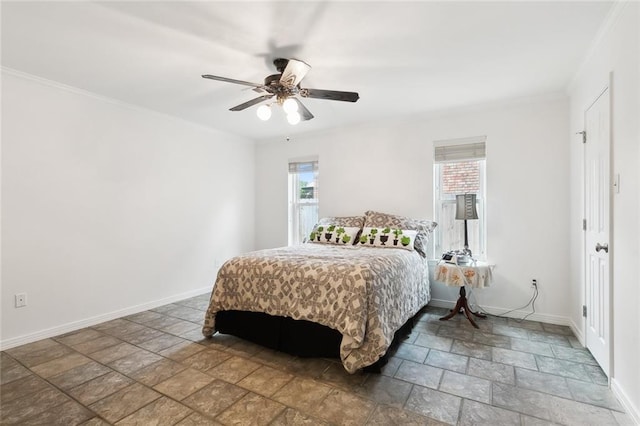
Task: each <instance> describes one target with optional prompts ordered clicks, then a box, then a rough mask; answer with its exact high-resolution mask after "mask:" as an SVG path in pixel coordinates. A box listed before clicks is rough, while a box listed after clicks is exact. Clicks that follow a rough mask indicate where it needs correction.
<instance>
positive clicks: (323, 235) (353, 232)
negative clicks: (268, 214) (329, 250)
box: [308, 223, 360, 246]
mask: <svg viewBox="0 0 640 426" xmlns="http://www.w3.org/2000/svg"><path fill="white" fill-rule="evenodd" d="M358 232H360V227H355V226H341V225H336V224H333V223H331V224H326V225H322V224H320V223H319V224H317V225H316V226H315V227H314V228H313V231H311V234H310V235H309V240H308V242H310V243H322V244H339V245H343V246H345V245H353V244H354V243H355V242H356V237H357V236H358Z"/></svg>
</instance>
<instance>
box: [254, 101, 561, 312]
mask: <svg viewBox="0 0 640 426" xmlns="http://www.w3.org/2000/svg"><path fill="white" fill-rule="evenodd" d="M567 102H568V100H567V98H566V97H562V96H560V97H558V96H555V97H547V98H544V99H537V100H529V101H526V102H524V101H523V102H519V103H512V104H503V105H494V106H483V107H482V108H474V109H471V110H467V111H459V112H457V113H450V114H448V115H440V116H419V117H411V119H407V120H405V121H396V122H386V123H374V124H368V125H362V126H358V127H352V128H345V129H341V130H336V131H333V132H326V133H321V134H313V135H306V136H300V137H296V138H292V139H291V141H289V142H286V141H285V140H274V141H267V142H264V143H261V144H258V145H257V146H256V182H257V188H258V192H257V196H256V246H257V248H266V247H275V246H281V245H286V244H287V237H286V236H287V207H286V206H287V161H288V159H291V158H296V157H304V156H309V155H316V154H317V155H318V156H319V167H320V172H319V186H320V216H330V215H339V216H342V215H358V214H363V213H364V211H365V210H368V209H374V210H381V211H385V212H389V213H396V214H402V215H406V216H412V217H416V218H428V219H431V218H433V141H435V140H440V139H451V138H461V137H470V136H479V135H486V136H487V228H488V229H487V233H488V238H487V252H488V257H489V260H490V261H491V262H493V263H495V264H496V265H497V266H496V269H495V271H494V284H493V286H492V287H491V288H488V289H483V290H479V291H476V292H475V294H476V296H477V298H478V301H479V302H480V304H481V305H483V306H485V307H496V308H499V309H504V310H506V309H512V308H516V307H519V306H521V305H524V304H525V303H526V302H527V301H528V300H529V298H530V297H531V294H532V290H531V288H530V285H531V284H530V283H531V279H533V278H535V279H537V280H538V283H539V288H540V297H539V299H538V302H537V304H536V310H537V312H539V313H540V314H539V315H538V316H537V318H538V319H544V320H547V321H550V322H556V323H567V317H568V309H569V307H568V306H567V305H568V303H567V298H568V287H567V281H568V272H567V268H566V253H567V252H568V235H569V234H568V229H567V225H568V215H567V211H568V208H569V203H568V198H569V184H568V178H569V174H568V167H567V165H568V164H569V148H568V146H567V143H566V139H567V133H568V128H569V127H568V124H569V120H568V103H567ZM356 107H357V106H356ZM316 119H318V120H319V119H322V118H321V117H317V118H316ZM432 288H433V297H434V299H440V300H446V301H450V302H453V301H455V300H456V297H457V292H458V289H457V288H448V287H445V286H443V285H439V284H437V283H436V284H434V285H433V287H432Z"/></svg>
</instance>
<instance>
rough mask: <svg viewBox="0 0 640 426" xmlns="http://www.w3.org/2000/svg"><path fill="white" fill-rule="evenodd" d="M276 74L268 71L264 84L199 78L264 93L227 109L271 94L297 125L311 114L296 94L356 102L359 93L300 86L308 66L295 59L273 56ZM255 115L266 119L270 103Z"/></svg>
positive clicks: (238, 108) (207, 75) (258, 100)
mask: <svg viewBox="0 0 640 426" xmlns="http://www.w3.org/2000/svg"><path fill="white" fill-rule="evenodd" d="M273 64H274V65H275V66H276V69H277V70H278V73H279V74H272V75H269V76H267V77H266V78H265V79H264V84H258V83H251V82H248V81H242V80H235V79H232V78H226V77H219V76H217V75H210V74H205V75H203V76H202V77H203V78H208V79H211V80H218V81H225V82H227V83H235V84H242V85H245V86H251V87H253V90H254V91H256V92H258V93H265V92H266V94H264V95H262V96H258V97H257V98H255V99H251V100H250V101H247V102H245V103H242V104H240V105H237V106H234V107H233V108H230V110H231V111H242V110H243V109H246V108H249V107H250V106H253V105H256V104H259V103H260V102H264V101H268V100H270V99H273V98H274V97H275V100H276V102H275V103H277V104H279V105H282V107H283V109H284V110H285V112H286V113H287V120H288V121H289V123H291V124H297V123H298V122H299V121H300V120H311V119H312V118H313V114H311V111H309V110H308V109H307V108H306V107H305V106H304V105H303V104H302V102H300V99H299V98H298V96H301V97H303V98H316V99H328V100H332V101H346V102H356V101H357V100H358V99H359V98H360V96H359V95H358V93H356V92H340V91H336V90H319V89H303V88H301V87H300V82H301V81H302V79H303V78H304V76H305V75H307V73H308V72H309V70H310V69H311V66H309V65H308V64H306V63H305V62H303V61H299V60H297V59H283V58H277V59H275V60H274V61H273ZM257 114H258V117H260V118H261V119H262V120H268V119H269V118H270V117H271V104H265V105H261V106H260V107H259V108H258V110H257Z"/></svg>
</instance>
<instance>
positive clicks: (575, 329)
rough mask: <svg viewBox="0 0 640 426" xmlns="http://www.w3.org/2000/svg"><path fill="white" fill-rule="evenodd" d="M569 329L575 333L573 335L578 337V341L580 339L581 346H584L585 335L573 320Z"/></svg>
mask: <svg viewBox="0 0 640 426" xmlns="http://www.w3.org/2000/svg"><path fill="white" fill-rule="evenodd" d="M569 327H571V331H573V334H574V335H575V336H576V339H578V341H579V342H580V344H581V345H582V346H584V343H585V340H584V333H583V332H582V328H580V327H578V326H577V325H576V323H575V322H574V321H573V320H571V324H569Z"/></svg>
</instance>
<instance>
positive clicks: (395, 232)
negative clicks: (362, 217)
mask: <svg viewBox="0 0 640 426" xmlns="http://www.w3.org/2000/svg"><path fill="white" fill-rule="evenodd" d="M417 234H418V231H415V230H410V229H399V228H396V229H394V228H390V227H388V226H386V227H384V228H372V227H365V228H364V229H363V230H362V234H361V235H360V239H359V241H358V243H359V244H360V245H362V246H365V247H386V248H402V249H406V250H413V249H414V245H415V239H416V235H417Z"/></svg>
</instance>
